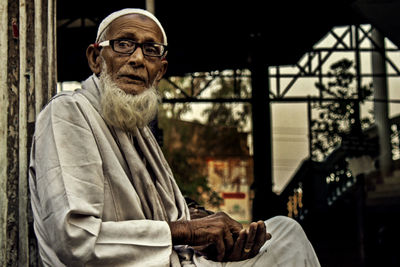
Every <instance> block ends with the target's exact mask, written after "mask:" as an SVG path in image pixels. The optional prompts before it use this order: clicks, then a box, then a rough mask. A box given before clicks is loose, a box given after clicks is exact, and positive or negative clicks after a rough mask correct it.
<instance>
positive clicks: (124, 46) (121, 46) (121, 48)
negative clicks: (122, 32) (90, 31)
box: [113, 40, 136, 54]
mask: <svg viewBox="0 0 400 267" xmlns="http://www.w3.org/2000/svg"><path fill="white" fill-rule="evenodd" d="M135 46H136V43H134V42H133V41H130V40H115V41H114V47H113V48H114V51H115V52H119V53H125V54H129V53H132V52H133V51H134V50H135Z"/></svg>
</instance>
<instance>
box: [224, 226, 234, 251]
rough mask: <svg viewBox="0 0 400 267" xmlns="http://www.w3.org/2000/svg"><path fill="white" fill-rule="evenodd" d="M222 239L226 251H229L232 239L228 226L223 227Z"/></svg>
mask: <svg viewBox="0 0 400 267" xmlns="http://www.w3.org/2000/svg"><path fill="white" fill-rule="evenodd" d="M224 241H225V249H226V250H227V251H230V250H231V249H232V247H233V243H234V241H233V237H232V233H231V232H230V231H229V229H228V228H226V229H225V236H224Z"/></svg>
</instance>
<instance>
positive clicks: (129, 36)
mask: <svg viewBox="0 0 400 267" xmlns="http://www.w3.org/2000/svg"><path fill="white" fill-rule="evenodd" d="M114 39H130V40H133V41H137V40H138V37H137V35H136V34H134V33H132V32H120V33H118V34H117V35H116V36H115V38H114ZM143 42H145V43H158V42H157V41H156V40H155V38H154V37H152V36H147V37H144V40H143Z"/></svg>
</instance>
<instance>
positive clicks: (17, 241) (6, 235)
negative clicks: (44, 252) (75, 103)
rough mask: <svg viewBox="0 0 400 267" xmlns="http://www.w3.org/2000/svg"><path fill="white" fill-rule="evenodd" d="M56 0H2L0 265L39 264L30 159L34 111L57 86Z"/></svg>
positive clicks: (0, 36)
mask: <svg viewBox="0 0 400 267" xmlns="http://www.w3.org/2000/svg"><path fill="white" fill-rule="evenodd" d="M55 3H56V0H0V27H1V28H0V60H1V62H2V68H0V151H1V152H0V267H3V266H39V263H38V253H37V248H36V239H35V236H34V233H33V231H32V229H33V227H32V223H33V222H32V216H31V209H30V203H29V193H28V192H29V189H28V164H29V152H30V145H31V139H32V134H33V131H34V122H35V118H36V115H37V114H38V113H39V111H40V110H41V109H42V107H43V105H44V104H45V103H46V102H47V101H48V99H49V98H50V97H51V96H52V95H53V94H54V92H55V91H56V68H55V66H56V56H55V53H56V46H55V44H56V43H55V42H56V40H55V29H56V28H55V27H56V24H55V14H56V12H55ZM44 47H45V48H46V49H43V48H44Z"/></svg>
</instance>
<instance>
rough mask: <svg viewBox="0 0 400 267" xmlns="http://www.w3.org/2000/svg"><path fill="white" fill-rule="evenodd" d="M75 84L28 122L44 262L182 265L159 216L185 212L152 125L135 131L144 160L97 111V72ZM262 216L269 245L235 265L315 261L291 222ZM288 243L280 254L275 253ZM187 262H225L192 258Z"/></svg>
mask: <svg viewBox="0 0 400 267" xmlns="http://www.w3.org/2000/svg"><path fill="white" fill-rule="evenodd" d="M82 87H83V89H82V90H77V91H76V92H65V93H61V94H59V95H57V96H56V97H54V98H53V99H52V100H51V101H50V103H49V104H48V105H47V106H46V107H45V108H44V110H43V111H42V112H41V113H40V115H39V116H38V119H37V122H36V129H35V135H34V140H33V144H32V152H31V161H30V169H29V170H30V172H29V184H30V189H31V203H32V209H33V215H34V228H35V233H36V236H37V238H38V243H39V251H40V255H41V258H42V260H43V263H44V265H45V266H53V267H55V266H73V267H78V266H113V267H117V266H170V265H172V266H180V265H181V263H180V261H181V262H182V265H185V264H186V263H188V261H183V259H182V258H181V259H180V260H179V259H178V256H177V253H176V252H175V251H176V250H178V251H179V249H178V248H175V249H174V248H173V246H172V241H171V233H170V230H169V227H168V224H167V222H166V221H176V220H187V219H189V218H190V215H189V211H188V208H187V206H186V203H185V200H184V198H183V196H182V194H181V192H180V191H179V189H178V187H177V185H176V183H175V180H174V178H173V175H172V173H171V170H170V168H169V166H168V164H167V162H166V160H165V158H164V156H163V154H162V151H161V149H160V148H159V146H158V145H157V142H156V140H155V139H154V137H153V135H152V133H151V131H150V130H149V129H148V128H147V127H146V128H144V129H141V130H139V129H138V130H136V131H135V133H134V135H135V137H136V139H135V140H136V141H135V142H137V145H138V146H139V147H140V150H141V151H142V153H143V157H144V158H145V160H143V158H142V157H141V156H139V154H138V152H137V151H136V149H135V146H134V145H133V142H134V141H133V138H132V134H130V133H126V132H123V131H121V130H119V129H115V128H112V127H109V126H108V125H106V124H105V122H104V120H103V119H102V117H101V115H100V113H99V100H100V94H101V90H99V88H98V79H97V78H96V77H95V76H91V77H89V78H88V79H87V80H86V81H85V82H83V84H82ZM144 162H146V164H145V163H144ZM148 169H151V170H152V172H153V174H152V175H150V174H149V171H148ZM282 222H283V224H282ZM270 224H271V225H269V223H267V229H268V230H269V231H270V232H272V236H273V238H272V240H271V241H269V242H267V244H266V246H265V247H266V248H268V251H267V252H265V253H260V255H259V256H257V257H256V258H254V259H251V260H248V261H244V262H241V264H240V266H243V264H244V263H245V262H247V263H248V266H253V263H254V262H263V265H254V266H265V264H267V265H268V262H270V263H273V265H268V266H279V265H276V264H277V263H278V262H279V261H281V259H284V260H283V261H281V262H283V263H284V265H281V266H319V265H318V264H317V263H318V260H317V258H316V257H315V253H314V251H313V249H312V246H311V245H310V244H309V242H308V240H307V238H306V237H305V235H304V232H302V229H301V227H300V226H299V225H298V224H297V223H295V222H294V221H293V220H288V219H286V218H283V217H282V218H280V219H279V217H277V218H275V219H273V220H272V221H271V222H270ZM292 224H293V225H295V226H293V227H294V228H296V227H297V228H296V229H294V228H293V227H292V226H291V227H292V228H293V229H292V230H293V231H292V230H291V231H289V230H288V229H290V228H291V227H285V229H283V230H284V231H283V232H282V231H281V232H282V233H283V234H281V235H280V234H279V233H278V230H274V231H275V233H274V231H272V230H273V229H275V228H276V229H279V225H286V226H288V225H292ZM281 230H282V229H281ZM297 232H299V233H297ZM283 236H285V238H283ZM296 236H299V238H298V239H299V240H300V239H301V242H300V241H299V242H297V241H296V238H297V237H296ZM274 239H276V242H273V240H274ZM281 239H282V240H281ZM285 240H286V241H285ZM283 241H285V242H283ZM288 241H290V242H289V243H290V244H291V245H290V244H289V247H287V248H288V250H289V251H287V252H286V254H287V255H286V256H280V254H281V253H282V252H283V251H284V250H285V249H283V250H282V248H286V246H288ZM278 242H279V244H278ZM296 242H297V243H296ZM293 247H294V248H295V250H293ZM270 251H271V252H270ZM296 251H299V255H297V256H300V257H301V259H297V258H296V262H298V260H300V262H301V264H303V265H297V264H298V263H296V265H293V264H292V265H290V264H289V265H288V262H291V261H293V259H292V260H291V261H290V260H288V259H291V258H293V257H292V256H288V255H293V253H295V252H296ZM277 252H279V253H278V254H279V255H278V254H274V253H277ZM303 252H304V253H303ZM288 253H289V254H288ZM273 255H275V256H273ZM297 256H296V257H297ZM274 257H278V258H279V260H278V261H277V260H276V259H275V258H274ZM262 258H265V259H262ZM190 261H191V260H190ZM190 261H189V262H190ZM193 262H194V264H196V266H222V265H226V263H213V262H211V261H208V260H206V259H205V258H203V257H197V256H194V259H193ZM293 262H295V261H293ZM306 262H308V263H306ZM314 263H315V264H314ZM212 264H215V265H212ZM235 264H238V263H235ZM304 264H307V265H304ZM228 266H231V265H229V264H228ZM235 266H236V265H235ZM237 266H239V265H237Z"/></svg>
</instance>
